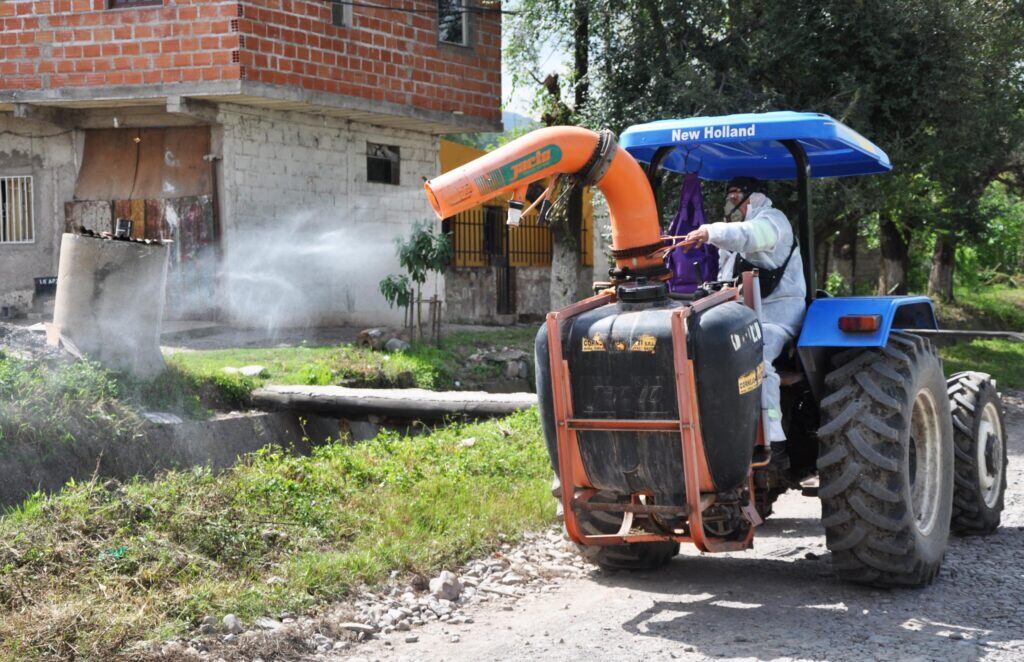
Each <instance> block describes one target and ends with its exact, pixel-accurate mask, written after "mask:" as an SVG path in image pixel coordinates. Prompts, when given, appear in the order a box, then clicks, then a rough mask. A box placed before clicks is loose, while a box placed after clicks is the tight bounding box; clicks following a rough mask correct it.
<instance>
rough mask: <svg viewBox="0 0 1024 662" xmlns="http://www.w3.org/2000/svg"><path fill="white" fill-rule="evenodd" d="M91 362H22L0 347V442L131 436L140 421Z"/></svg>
mask: <svg viewBox="0 0 1024 662" xmlns="http://www.w3.org/2000/svg"><path fill="white" fill-rule="evenodd" d="M122 396H123V393H122V387H121V385H120V384H119V383H118V382H117V380H116V379H114V378H113V377H112V376H111V375H110V373H108V372H107V371H105V370H103V369H102V368H100V367H99V366H98V365H96V364H95V363H89V362H85V361H79V362H75V363H63V362H52V363H51V362H46V361H38V362H35V361H27V360H23V359H20V358H15V357H13V356H9V355H5V354H4V352H3V351H2V349H0V445H7V444H12V443H29V444H38V445H51V446H52V445H55V444H68V443H72V442H74V441H75V440H76V439H78V438H80V437H85V436H93V437H95V436H103V437H108V438H114V439H118V440H122V441H125V442H127V441H130V440H131V439H132V438H134V437H135V436H137V435H138V434H139V433H140V431H141V425H142V420H141V418H140V417H139V415H138V412H137V411H136V410H135V408H134V407H132V406H131V404H129V403H127V402H125V400H124V399H123V397H122Z"/></svg>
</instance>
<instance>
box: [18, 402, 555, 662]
mask: <svg viewBox="0 0 1024 662" xmlns="http://www.w3.org/2000/svg"><path fill="white" fill-rule="evenodd" d="M468 438H473V439H474V440H475V442H474V443H472V444H464V443H462V442H463V441H464V440H466V439H468ZM549 474H550V467H549V465H548V460H547V454H546V452H545V450H544V443H543V441H542V439H541V432H540V425H539V421H538V418H537V413H536V411H527V412H521V413H518V414H515V415H513V416H510V417H507V418H505V419H501V420H495V421H489V422H484V423H476V424H466V425H452V426H450V427H447V428H442V429H439V430H437V431H435V432H433V433H432V434H428V435H425V436H420V437H415V438H409V437H401V436H399V435H397V434H393V433H385V434H382V435H380V436H379V437H377V438H376V439H374V440H373V441H370V442H365V443H360V444H355V445H349V444H347V443H345V442H337V443H333V444H330V445H326V446H323V447H320V448H318V449H317V450H316V451H315V452H314V454H313V455H312V456H310V457H296V456H293V455H290V454H288V453H287V452H285V451H283V450H280V449H270V450H265V451H263V452H260V453H257V454H256V455H254V456H251V457H249V458H248V459H247V460H246V461H245V462H244V463H242V464H239V465H237V466H236V467H235V468H233V469H231V470H229V471H227V472H224V473H222V474H219V475H213V474H211V473H210V472H209V471H208V470H205V469H196V470H194V471H190V472H172V473H167V474H165V475H163V476H161V477H160V478H158V479H157V480H154V481H143V480H136V481H133V482H131V483H128V484H124V485H118V484H115V483H112V482H111V483H107V484H96V483H85V484H69V485H68V486H67V487H66V488H65V489H64V491H63V492H62V493H60V494H58V495H55V496H49V497H47V496H42V495H37V496H35V497H33V498H32V499H30V500H28V501H27V502H26V503H25V504H24V505H23V506H21V507H20V508H18V509H16V510H14V511H12V512H9V513H8V514H7V515H5V516H4V517H3V518H0V540H3V541H4V544H3V545H0V642H2V643H0V656H4V655H7V656H10V657H12V658H17V659H25V658H33V657H40V658H41V657H71V656H74V655H75V654H76V653H77V656H79V657H89V658H92V659H107V658H108V657H109V656H110V655H111V654H114V653H115V652H117V651H119V650H123V647H124V646H125V645H127V644H128V643H130V642H132V641H135V640H139V639H144V638H149V637H155V636H169V635H171V634H173V633H175V632H182V631H184V630H186V629H187V628H189V627H190V626H194V625H195V624H196V623H197V621H198V620H199V619H201V618H202V617H203V616H204V615H207V614H214V615H223V614H225V613H229V612H231V613H236V614H238V615H239V616H240V617H242V618H243V619H251V618H254V617H257V616H260V615H263V614H267V613H275V612H277V611H280V610H282V609H292V610H297V609H308V608H310V607H311V606H313V605H315V604H318V603H324V602H327V601H331V600H335V599H338V598H340V597H342V596H344V595H346V594H347V593H348V592H349V591H351V590H352V589H353V588H354V587H357V586H359V585H362V584H371V585H372V584H374V583H376V582H380V581H382V580H384V579H386V578H387V577H388V574H389V573H390V572H391V571H392V570H397V571H399V572H400V573H421V574H426V573H430V572H434V571H436V570H437V569H439V568H442V567H451V566H454V565H456V564H459V563H460V562H463V561H466V560H468V559H470V558H472V557H474V556H477V555H480V554H482V553H485V552H486V551H487V550H489V549H491V548H492V547H494V546H495V545H497V544H498V543H500V542H501V541H504V540H509V539H514V538H515V537H516V536H518V535H519V534H520V532H522V531H525V530H530V529H535V528H537V527H539V526H543V525H545V524H547V523H549V522H550V521H551V520H552V517H553V514H554V508H553V503H552V501H551V497H550V495H549V494H548V491H547V487H548V486H547V482H548V479H549Z"/></svg>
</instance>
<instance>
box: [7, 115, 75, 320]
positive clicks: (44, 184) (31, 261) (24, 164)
mask: <svg viewBox="0 0 1024 662" xmlns="http://www.w3.org/2000/svg"><path fill="white" fill-rule="evenodd" d="M82 146H83V134H82V133H81V132H80V131H68V130H65V129H61V128H59V127H56V126H53V125H50V124H42V123H39V122H34V121H31V120H25V119H15V118H14V117H12V116H11V115H10V114H7V113H0V176H13V175H31V176H32V189H33V195H32V197H33V200H32V209H33V216H34V233H35V241H34V242H33V243H30V244H0V305H15V306H17V307H18V308H21V309H22V310H24V309H25V308H27V307H28V306H29V305H31V303H32V295H33V292H34V284H33V279H34V278H39V277H44V276H56V275H57V257H58V255H59V251H60V236H61V232H62V231H63V228H64V202H65V201H66V200H70V199H71V197H72V195H73V194H74V190H75V179H76V178H77V176H78V166H79V164H80V163H81V158H82Z"/></svg>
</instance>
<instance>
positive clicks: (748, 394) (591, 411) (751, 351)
mask: <svg viewBox="0 0 1024 662" xmlns="http://www.w3.org/2000/svg"><path fill="white" fill-rule="evenodd" d="M659 287H664V286H662V285H660V284H659ZM620 292H621V289H620ZM623 298H624V297H623V296H622V295H621V294H620V301H619V302H617V303H613V304H608V305H606V306H602V307H600V308H596V309H594V310H591V311H588V312H585V313H583V314H581V315H579V316H577V317H574V318H571V319H570V320H569V322H568V323H566V324H564V325H563V329H562V351H563V357H564V358H565V359H566V360H567V361H568V363H569V374H570V383H571V387H572V399H573V414H574V417H576V418H588V419H673V420H677V419H678V418H679V409H678V404H677V401H676V384H675V376H674V372H675V370H674V363H673V348H672V326H671V316H672V311H673V310H675V309H677V308H678V307H680V306H685V305H689V304H688V303H686V302H683V301H677V300H674V299H669V298H667V297H665V296H663V295H662V296H653V297H650V299H651V300H647V301H639V302H627V301H623V300H622V299H623ZM687 352H688V354H689V357H690V358H691V359H692V360H693V361H694V371H695V379H696V385H697V403H698V411H699V414H700V425H701V432H702V434H703V438H704V446H705V452H706V455H707V462H708V466H709V468H710V471H711V475H712V478H713V480H714V483H715V488H716V490H717V491H719V492H722V491H727V490H730V489H733V488H736V487H738V486H739V485H740V484H741V483H742V481H743V480H744V478H745V477H746V474H747V469H748V467H749V465H750V462H751V458H752V455H753V449H754V444H755V440H756V435H757V425H758V417H759V414H760V409H761V389H760V384H761V381H762V379H763V374H764V372H763V370H764V368H763V364H762V361H763V354H762V343H761V327H760V325H759V324H758V322H757V317H756V316H755V314H754V312H753V311H752V310H751V309H750V308H748V307H746V306H744V305H743V304H742V303H739V302H728V303H723V304H719V305H717V306H713V307H711V308H709V309H707V310H705V311H703V312H701V313H697V314H694V315H691V316H690V317H689V318H688V328H687ZM536 361H537V372H536V374H537V394H538V402H539V406H540V412H541V420H542V423H543V426H544V436H545V439H546V441H547V446H548V453H549V454H550V456H551V463H552V468H554V469H555V471H556V472H557V470H558V457H557V455H558V442H557V440H556V437H555V412H554V406H553V403H552V390H551V379H550V373H551V370H550V361H549V358H548V342H547V329H546V328H545V327H543V326H542V327H541V330H540V332H539V333H538V334H537V343H536ZM578 436H579V441H580V455H581V457H582V459H583V464H584V468H585V469H586V471H587V475H588V476H589V477H590V480H591V482H592V483H593V485H594V486H595V487H597V488H599V489H604V490H612V491H615V492H619V493H636V492H639V491H643V490H650V491H651V492H653V493H655V494H656V495H658V497H659V498H658V500H659V501H660V502H662V503H665V502H667V501H669V500H671V501H675V502H681V501H682V495H683V494H684V491H685V486H684V484H683V465H682V449H681V443H680V435H679V433H677V432H620V431H616V432H604V431H585V432H582V431H581V432H579V433H578Z"/></svg>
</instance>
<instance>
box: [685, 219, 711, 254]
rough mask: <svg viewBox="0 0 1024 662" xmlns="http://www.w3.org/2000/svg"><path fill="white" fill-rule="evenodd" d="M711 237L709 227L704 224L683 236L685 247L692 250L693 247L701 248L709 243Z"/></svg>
mask: <svg viewBox="0 0 1024 662" xmlns="http://www.w3.org/2000/svg"><path fill="white" fill-rule="evenodd" d="M709 239H710V237H709V236H708V229H707V228H706V227H704V226H703V225H702V226H701V227H699V228H697V229H696V230H694V231H693V232H691V233H689V234H687V235H686V236H685V237H683V249H684V250H690V249H691V248H700V247H701V246H703V245H704V244H706V243H708V240H709Z"/></svg>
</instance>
